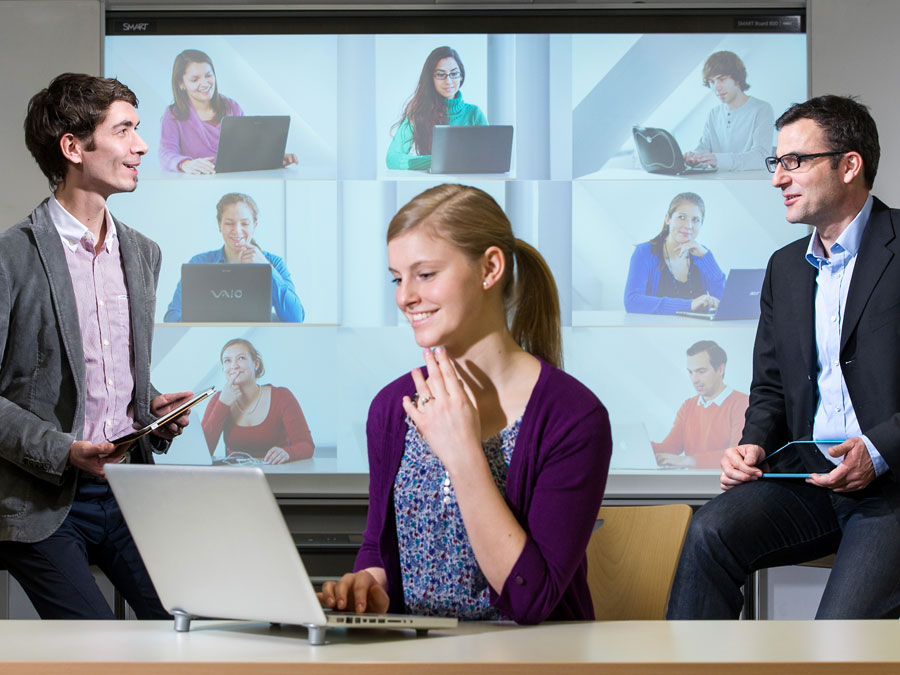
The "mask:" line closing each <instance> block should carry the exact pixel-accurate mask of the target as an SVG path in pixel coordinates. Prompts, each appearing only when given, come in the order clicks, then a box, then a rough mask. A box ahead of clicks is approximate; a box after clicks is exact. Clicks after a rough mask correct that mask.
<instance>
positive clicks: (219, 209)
mask: <svg viewBox="0 0 900 675" xmlns="http://www.w3.org/2000/svg"><path fill="white" fill-rule="evenodd" d="M258 216H259V207H257V206H256V202H255V201H254V200H253V197H251V196H250V195H245V194H242V193H240V192H229V193H228V194H226V195H224V196H223V197H222V198H221V199H220V200H219V203H218V204H216V220H217V221H218V222H219V234H221V235H222V240H223V242H224V245H223V246H222V248H217V249H213V250H212V251H206V252H205V253H198V254H197V255H195V256H194V257H193V258H191V259H190V260H189V261H188V264H196V263H256V264H263V265H270V266H271V267H272V311H273V312H274V313H275V316H276V317H277V319H278V321H284V322H291V323H301V322H302V321H303V318H304V311H303V305H302V304H300V298H298V297H297V291H296V290H295V289H294V282H293V281H291V273H290V272H288V269H287V265H285V263H284V260H282V259H281V258H280V257H279V256H277V255H275V254H274V253H269V252H268V251H264V250H263V249H262V247H260V245H259V244H257V243H256V240H255V239H254V238H253V234H254V233H255V232H256V227H257V224H258V223H257V217H258ZM164 320H165V321H166V322H177V321H181V282H180V281H179V282H178V286H176V287H175V294H174V295H173V296H172V302H170V303H169V307H168V309H167V310H166V316H165V319H164Z"/></svg>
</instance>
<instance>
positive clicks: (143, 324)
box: [0, 200, 161, 542]
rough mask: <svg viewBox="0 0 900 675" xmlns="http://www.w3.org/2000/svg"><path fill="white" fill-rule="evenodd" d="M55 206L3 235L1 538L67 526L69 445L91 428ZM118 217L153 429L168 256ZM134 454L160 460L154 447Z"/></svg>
mask: <svg viewBox="0 0 900 675" xmlns="http://www.w3.org/2000/svg"><path fill="white" fill-rule="evenodd" d="M47 203H48V200H45V201H43V202H42V203H41V204H40V205H38V207H37V208H36V209H35V210H34V211H33V212H32V214H31V215H30V216H29V217H28V218H26V219H25V220H23V221H22V222H21V223H18V224H17V225H15V226H13V227H12V228H11V229H9V230H7V231H6V232H4V233H2V234H0V541H20V542H35V541H41V540H42V539H45V538H46V537H48V536H50V535H51V534H52V533H53V532H55V531H56V529H57V528H58V527H59V526H60V524H61V523H62V521H63V520H64V519H65V517H66V514H67V513H68V511H69V507H70V506H71V504H72V499H73V497H74V495H75V483H76V480H75V479H76V471H75V469H74V468H72V467H69V466H68V465H67V461H68V455H69V447H70V446H71V445H72V442H73V441H75V440H80V439H81V437H82V433H83V431H84V383H85V372H84V354H83V352H82V345H81V329H80V327H79V323H78V310H77V307H76V305H75V293H74V290H73V288H72V279H71V277H70V275H69V267H68V263H67V262H66V256H65V251H64V249H63V243H62V241H61V239H60V236H59V233H58V232H57V230H56V228H55V226H54V225H53V222H52V221H51V219H50V213H49V210H48V206H47ZM113 220H114V222H115V226H116V231H117V233H118V236H119V242H120V251H121V255H122V265H123V268H124V270H125V283H126V285H127V287H128V294H129V297H130V306H131V336H132V349H133V359H134V361H133V364H134V382H135V390H134V400H133V408H134V416H135V420H136V421H137V422H140V423H141V424H146V423H148V422H149V421H150V400H151V398H152V397H153V396H154V395H155V394H156V393H157V392H156V391H155V390H154V389H153V388H152V387H151V385H150V345H151V341H152V333H153V313H154V304H155V302H156V282H157V279H158V277H159V267H160V262H161V254H160V251H159V247H158V246H157V245H156V244H155V243H154V242H152V241H151V240H149V239H148V238H146V237H144V236H143V235H141V234H139V233H138V232H136V231H134V230H132V229H131V228H129V227H126V226H125V225H123V224H122V223H120V222H119V221H118V220H115V219H113ZM142 440H144V439H142ZM132 456H133V461H137V462H152V453H151V452H150V445H149V442H144V443H141V444H140V446H139V447H138V448H136V449H135V450H134V451H133V453H132Z"/></svg>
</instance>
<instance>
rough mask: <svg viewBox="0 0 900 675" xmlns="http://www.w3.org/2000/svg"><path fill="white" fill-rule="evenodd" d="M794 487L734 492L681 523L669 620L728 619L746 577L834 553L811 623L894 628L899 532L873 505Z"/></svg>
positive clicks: (763, 484) (899, 594)
mask: <svg viewBox="0 0 900 675" xmlns="http://www.w3.org/2000/svg"><path fill="white" fill-rule="evenodd" d="M867 492H868V491H861V492H858V493H850V494H849V495H848V494H840V493H834V492H831V491H830V490H826V489H823V488H819V487H815V486H813V485H807V484H806V483H805V482H803V481H802V480H782V479H762V480H758V481H753V482H750V483H744V484H742V485H739V486H737V487H734V488H732V489H730V490H727V491H726V492H724V493H722V494H721V495H718V496H717V497H716V498H715V499H713V500H711V501H710V502H708V503H707V504H706V505H704V506H703V507H702V508H701V509H700V510H699V511H697V513H696V514H695V515H694V518H693V519H692V521H691V526H690V528H689V530H688V535H687V539H686V540H685V543H684V549H683V551H682V554H681V560H680V561H679V564H678V570H677V572H676V574H675V582H674V585H673V587H672V594H671V596H670V599H669V610H668V618H669V619H736V618H738V616H739V614H740V611H741V607H742V605H743V596H742V595H741V586H742V585H743V583H744V581H745V580H746V579H747V577H748V576H749V575H750V574H751V573H752V572H755V571H756V570H760V569H763V568H767V567H778V566H781V565H795V564H799V563H803V562H807V561H809V560H814V559H816V558H821V557H823V556H826V555H830V554H832V553H836V557H835V560H834V565H833V567H832V569H831V574H830V576H829V578H828V583H827V584H826V586H825V592H824V594H823V596H822V600H821V602H820V603H819V608H818V612H817V614H816V618H817V619H888V618H890V619H897V618H900V572H898V570H900V522H898V520H897V517H896V515H895V514H894V513H893V510H892V509H891V508H890V506H889V505H888V503H887V502H886V501H885V500H884V499H883V498H881V497H879V496H872V495H871V494H866V493H867Z"/></svg>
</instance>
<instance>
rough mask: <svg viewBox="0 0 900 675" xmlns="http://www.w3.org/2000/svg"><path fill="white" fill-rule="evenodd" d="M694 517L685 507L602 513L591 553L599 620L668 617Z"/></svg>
mask: <svg viewBox="0 0 900 675" xmlns="http://www.w3.org/2000/svg"><path fill="white" fill-rule="evenodd" d="M691 514H692V511H691V507H690V506H688V505H687V504H667V505H662V506H604V507H602V508H601V509H600V513H599V515H598V516H597V520H598V525H600V526H599V527H598V528H597V530H595V531H594V534H593V535H592V536H591V540H590V543H589V544H588V548H587V561H588V585H589V586H590V589H591V599H592V600H593V603H594V613H595V614H596V617H597V619H598V620H610V621H612V620H657V619H664V618H665V614H666V603H667V602H668V601H669V591H671V589H672V580H673V579H674V578H675V568H676V567H677V566H678V557H679V556H680V555H681V546H682V544H683V543H684V538H685V535H686V534H687V528H688V524H689V523H690V520H691ZM599 521H603V522H602V524H600V522H599Z"/></svg>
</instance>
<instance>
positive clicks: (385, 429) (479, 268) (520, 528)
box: [320, 185, 612, 623]
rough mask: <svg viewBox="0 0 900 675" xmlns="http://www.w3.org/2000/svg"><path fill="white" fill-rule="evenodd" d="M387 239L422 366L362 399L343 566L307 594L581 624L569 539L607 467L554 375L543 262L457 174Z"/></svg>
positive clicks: (593, 507) (592, 426)
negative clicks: (359, 520) (363, 467)
mask: <svg viewBox="0 0 900 675" xmlns="http://www.w3.org/2000/svg"><path fill="white" fill-rule="evenodd" d="M387 239H388V265H389V267H390V272H391V275H392V276H393V277H394V282H395V284H396V301H397V305H398V307H399V308H400V309H401V311H402V312H403V313H404V314H405V315H406V318H407V319H408V320H409V322H410V324H411V325H412V329H413V333H414V335H415V340H416V342H417V343H418V344H419V346H420V347H423V356H424V359H425V366H426V370H427V372H425V373H423V372H422V371H421V370H420V369H419V368H416V369H414V370H413V371H412V373H411V374H406V375H404V376H402V377H400V378H399V379H397V380H395V381H394V382H392V383H391V384H389V385H387V386H386V387H385V388H384V389H382V390H381V392H379V394H378V395H377V396H376V397H375V399H374V401H373V402H372V405H371V407H370V408H369V418H368V422H367V425H366V432H367V436H368V451H369V514H368V523H367V525H366V531H365V533H364V535H363V544H362V547H361V549H360V552H359V555H358V556H357V558H356V563H355V565H354V569H355V571H354V572H353V573H350V574H347V575H345V576H344V577H343V578H342V579H341V580H340V581H338V582H337V583H335V582H327V583H325V584H324V586H323V589H322V593H321V594H320V599H321V601H322V603H323V604H324V605H325V606H326V607H332V608H337V609H347V610H351V611H358V612H361V611H370V612H385V611H391V612H407V613H416V614H429V615H450V616H457V617H459V618H461V619H497V618H501V617H505V618H508V619H513V620H515V621H517V622H519V623H537V622H540V621H544V620H547V619H552V620H573V619H593V617H594V613H593V606H592V604H591V596H590V592H589V590H588V585H587V574H586V571H587V562H586V559H585V548H586V547H587V543H588V540H589V539H590V536H591V532H592V531H593V528H594V524H595V521H596V519H597V511H598V509H599V506H600V502H601V499H602V497H603V490H604V486H605V483H606V474H607V470H608V467H609V458H610V452H611V449H612V447H611V439H610V429H609V419H608V417H607V413H606V409H605V408H604V407H603V405H602V404H601V403H600V401H599V400H598V399H597V397H596V396H595V395H594V394H593V393H592V392H591V391H590V390H589V389H587V387H585V386H584V385H582V384H581V383H580V382H578V381H577V380H576V379H575V378H573V377H572V376H570V375H567V374H566V373H565V372H563V371H562V370H560V369H559V366H560V364H561V360H562V347H561V330H560V314H559V298H558V295H557V291H556V284H555V282H554V280H553V275H552V274H551V272H550V269H549V267H548V266H547V263H546V261H545V260H544V259H543V257H542V256H541V255H540V253H538V251H537V250H536V249H534V248H533V247H531V246H530V245H529V244H527V243H525V242H523V241H521V240H519V239H516V238H515V236H514V235H513V232H512V228H511V226H510V223H509V220H508V219H507V218H506V215H505V214H504V213H503V211H502V210H501V209H500V207H499V206H498V205H497V203H496V202H495V201H494V200H493V199H492V198H491V197H490V196H489V195H487V194H486V193H484V192H482V191H481V190H478V189H476V188H473V187H468V186H462V185H440V186H437V187H434V188H431V189H430V190H427V191H425V192H423V193H422V194H420V195H419V196H417V197H415V198H414V199H413V200H412V201H411V202H409V203H408V204H407V205H406V206H404V207H403V208H402V209H400V211H399V212H398V213H397V215H396V216H395V217H394V218H393V220H392V221H391V223H390V226H389V228H388V235H387ZM507 310H509V316H510V318H511V322H510V323H509V324H508V323H507V316H508V314H507ZM373 357H376V355H374V354H373Z"/></svg>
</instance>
